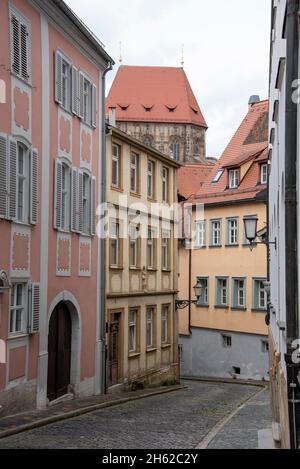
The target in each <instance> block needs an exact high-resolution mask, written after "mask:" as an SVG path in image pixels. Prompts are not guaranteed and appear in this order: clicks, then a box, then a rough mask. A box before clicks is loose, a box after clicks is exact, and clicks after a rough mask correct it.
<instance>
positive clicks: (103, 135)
mask: <svg viewBox="0 0 300 469" xmlns="http://www.w3.org/2000/svg"><path fill="white" fill-rule="evenodd" d="M112 68H113V63H112V62H109V65H108V68H107V69H106V70H104V72H103V74H102V86H101V91H102V119H101V120H102V122H101V177H100V203H101V204H104V203H105V202H106V125H105V77H106V74H107V73H108V72H109V71H111V70H112ZM105 246H106V240H105V237H104V236H101V237H100V256H99V262H100V266H99V273H100V274H99V281H100V331H99V332H100V346H101V348H100V354H101V357H100V366H101V384H100V391H101V394H106V389H107V384H106V337H105V336H106V270H105V268H106V267H105V266H106V263H105V257H106V255H105Z"/></svg>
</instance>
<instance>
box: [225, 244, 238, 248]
mask: <svg viewBox="0 0 300 469" xmlns="http://www.w3.org/2000/svg"><path fill="white" fill-rule="evenodd" d="M238 247H240V245H239V244H225V248H238Z"/></svg>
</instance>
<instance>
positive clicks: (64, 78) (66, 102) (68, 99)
mask: <svg viewBox="0 0 300 469" xmlns="http://www.w3.org/2000/svg"><path fill="white" fill-rule="evenodd" d="M61 57H62V65H61V86H62V88H61V100H62V103H61V106H62V107H63V108H64V109H65V110H66V111H69V112H71V107H72V63H71V62H70V61H69V60H68V59H67V58H66V57H65V56H64V55H63V54H61ZM64 66H65V67H66V69H67V70H66V73H65V74H64V72H63V69H64ZM73 92H75V90H73Z"/></svg>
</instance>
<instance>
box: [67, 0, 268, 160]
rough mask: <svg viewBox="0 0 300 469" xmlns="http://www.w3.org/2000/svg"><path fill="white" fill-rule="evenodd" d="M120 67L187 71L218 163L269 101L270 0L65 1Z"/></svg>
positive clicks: (208, 147) (116, 66) (208, 145)
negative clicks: (254, 106)
mask: <svg viewBox="0 0 300 469" xmlns="http://www.w3.org/2000/svg"><path fill="white" fill-rule="evenodd" d="M67 3H68V4H69V5H70V7H71V8H72V9H73V10H74V11H75V13H77V14H78V15H79V16H80V17H81V18H82V20H83V21H84V22H85V23H86V24H87V26H89V27H90V28H91V29H92V31H93V32H94V33H95V34H96V35H97V36H98V37H99V39H100V40H101V41H102V42H103V43H104V45H105V46H106V51H107V52H108V53H109V54H110V55H111V56H112V57H113V59H114V60H115V62H116V65H115V69H114V71H113V72H111V73H110V74H109V75H108V81H107V91H108V90H109V87H110V85H111V82H112V80H113V78H114V76H115V73H116V71H117V68H118V65H119V56H120V52H119V49H120V46H119V43H120V41H121V42H122V56H123V64H125V65H162V66H175V67H178V66H181V49H182V44H183V43H184V45H185V46H184V51H185V52H184V61H185V65H184V68H185V71H186V73H187V76H188V78H189V81H190V83H191V86H192V88H193V91H194V93H195V95H196V98H197V100H198V103H199V105H200V108H201V110H202V112H203V114H204V117H205V119H206V121H207V124H208V126H209V129H208V131H207V155H208V156H216V157H219V156H220V154H221V153H222V151H223V150H224V148H225V146H226V145H227V143H228V142H229V140H230V138H231V137H232V135H233V133H234V132H235V131H236V129H237V127H238V125H239V124H240V122H241V120H242V118H243V117H244V115H245V113H246V112H247V103H248V100H249V97H250V95H252V94H258V95H260V97H261V99H266V98H267V97H268V73H269V38H270V15H271V13H270V12H271V10H270V8H271V7H270V3H271V2H270V0H226V1H224V0H214V1H208V0H126V1H124V0H109V1H108V0H67Z"/></svg>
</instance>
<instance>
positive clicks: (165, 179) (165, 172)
mask: <svg viewBox="0 0 300 469" xmlns="http://www.w3.org/2000/svg"><path fill="white" fill-rule="evenodd" d="M162 200H163V202H165V203H168V202H169V169H168V168H166V167H165V166H163V168H162Z"/></svg>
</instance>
